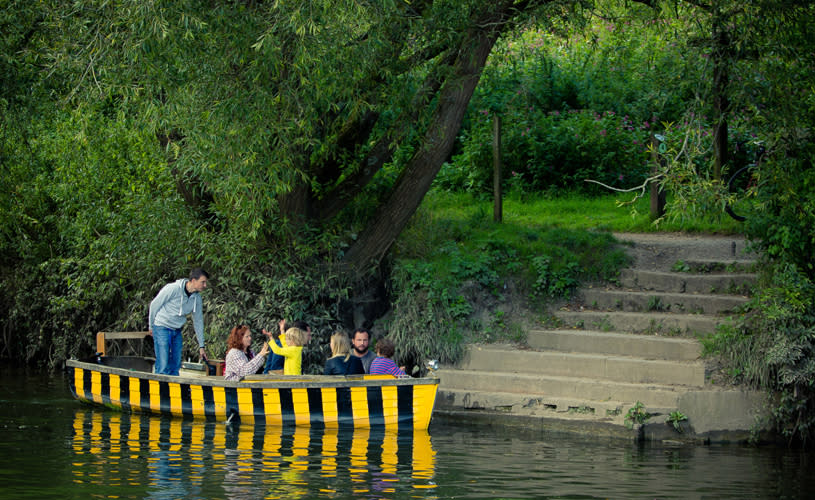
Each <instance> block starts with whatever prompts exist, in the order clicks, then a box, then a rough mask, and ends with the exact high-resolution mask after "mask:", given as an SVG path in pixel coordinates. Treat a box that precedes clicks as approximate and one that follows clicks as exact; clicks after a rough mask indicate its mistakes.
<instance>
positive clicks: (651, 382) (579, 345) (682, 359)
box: [436, 234, 767, 441]
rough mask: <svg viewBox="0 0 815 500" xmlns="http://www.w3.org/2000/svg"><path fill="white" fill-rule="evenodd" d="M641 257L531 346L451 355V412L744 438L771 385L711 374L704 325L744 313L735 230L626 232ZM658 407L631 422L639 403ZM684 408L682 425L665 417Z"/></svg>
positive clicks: (747, 259)
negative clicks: (723, 381) (456, 359)
mask: <svg viewBox="0 0 815 500" xmlns="http://www.w3.org/2000/svg"><path fill="white" fill-rule="evenodd" d="M617 237H618V239H619V240H620V241H621V244H622V245H625V248H626V250H627V252H628V253H629V254H630V255H631V256H632V260H633V263H632V266H631V268H629V269H625V270H623V271H622V272H621V275H620V279H619V282H618V283H616V284H599V285H597V284H595V285H593V286H587V287H585V288H583V289H581V290H580V291H579V292H578V294H577V295H576V298H575V300H573V301H572V302H570V303H569V304H567V305H564V306H563V307H561V308H559V310H557V311H555V312H554V316H555V318H556V320H555V321H554V322H553V323H554V324H555V325H556V326H555V327H552V328H547V329H540V330H533V331H529V332H527V344H528V345H527V346H523V348H519V346H514V345H495V344H489V345H472V346H470V347H469V350H468V352H467V354H466V356H465V357H464V359H463V360H462V361H461V362H460V363H459V364H458V365H457V366H454V367H453V366H447V367H442V369H441V370H439V372H438V373H437V374H438V376H439V378H440V380H441V385H440V391H439V399H438V402H437V406H436V408H437V411H438V412H439V413H440V414H442V415H447V416H449V417H450V418H456V419H465V420H471V421H481V422H482V423H491V424H496V423H497V422H500V423H501V424H500V425H522V426H524V427H531V426H532V427H541V428H542V429H549V430H559V431H566V432H573V433H582V434H590V435H591V434H596V435H611V436H617V437H621V438H626V439H650V440H680V441H688V440H693V441H699V440H702V441H744V440H747V439H748V438H749V437H750V434H751V432H754V431H755V430H757V429H759V428H758V426H757V422H759V420H760V418H761V417H762V416H764V415H765V411H766V406H767V405H766V396H765V395H764V394H763V393H759V392H756V391H749V390H745V389H742V388H734V387H723V386H719V385H716V384H715V383H713V381H712V380H711V377H710V373H711V367H710V366H708V365H709V362H707V361H706V360H705V359H704V358H703V357H702V346H701V344H700V342H699V341H698V340H697V338H698V337H700V336H703V335H706V334H709V333H712V332H713V331H714V330H715V328H716V327H717V325H719V324H721V323H725V322H727V321H730V318H732V317H734V316H735V315H738V314H740V308H741V307H742V306H743V305H744V304H745V303H746V302H747V301H748V299H749V293H750V289H751V287H752V286H753V283H754V281H755V278H756V276H755V274H753V273H752V268H753V263H754V261H755V259H754V256H753V255H751V254H749V253H748V252H746V250H745V242H744V241H743V240H741V239H738V238H728V237H701V236H681V235H634V234H620V235H617ZM635 406H641V407H642V409H643V411H644V412H647V413H648V414H649V415H650V416H649V418H647V419H646V420H645V422H644V424H643V425H634V426H630V425H626V416H627V415H628V414H629V412H630V411H633V410H632V408H634V407H635ZM675 412H680V413H681V414H682V415H684V416H685V417H687V420H684V421H681V422H679V424H678V425H679V428H680V429H679V430H677V429H676V428H675V426H674V425H672V424H669V423H666V420H667V419H668V417H669V416H670V415H671V414H672V413H674V415H676V413H675Z"/></svg>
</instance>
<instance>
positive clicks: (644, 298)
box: [578, 288, 748, 314]
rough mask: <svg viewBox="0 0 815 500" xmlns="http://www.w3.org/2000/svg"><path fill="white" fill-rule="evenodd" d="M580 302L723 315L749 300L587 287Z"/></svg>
mask: <svg viewBox="0 0 815 500" xmlns="http://www.w3.org/2000/svg"><path fill="white" fill-rule="evenodd" d="M578 300H581V301H582V302H583V303H584V304H585V305H586V306H588V307H590V308H592V309H602V310H617V311H636V312H643V311H655V312H668V311H670V312H679V313H702V314H719V313H727V312H730V311H734V310H736V309H737V308H738V307H740V306H743V305H744V304H746V303H747V301H748V298H747V297H744V296H736V295H711V294H687V293H667V292H638V291H629V290H617V289H605V288H583V289H580V290H579V292H578Z"/></svg>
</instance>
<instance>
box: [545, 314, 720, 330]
mask: <svg viewBox="0 0 815 500" xmlns="http://www.w3.org/2000/svg"><path fill="white" fill-rule="evenodd" d="M553 314H554V316H555V318H556V319H557V320H558V321H559V322H560V323H561V324H562V326H571V327H575V328H582V329H586V330H602V331H614V332H636V333H651V334H665V335H683V334H689V333H691V334H700V335H705V334H709V333H713V332H714V331H715V330H716V326H717V325H719V324H723V323H726V322H728V321H729V319H728V318H727V317H724V316H716V315H709V314H681V313H660V312H648V313H643V312H626V311H595V310H591V309H584V310H560V311H555V312H554V313H553Z"/></svg>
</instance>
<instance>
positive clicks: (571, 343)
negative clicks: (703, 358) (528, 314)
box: [527, 330, 702, 361]
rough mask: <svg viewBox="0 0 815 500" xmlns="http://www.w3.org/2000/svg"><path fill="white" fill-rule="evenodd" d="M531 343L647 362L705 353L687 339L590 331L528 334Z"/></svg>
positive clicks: (536, 346) (692, 358) (537, 346)
mask: <svg viewBox="0 0 815 500" xmlns="http://www.w3.org/2000/svg"><path fill="white" fill-rule="evenodd" d="M527 343H528V344H529V346H530V347H532V348H533V349H540V350H549V351H559V352H573V353H578V352H582V353H591V354H597V353H605V354H607V355H609V356H630V357H636V358H641V359H645V360H659V359H672V360H675V361H696V360H698V359H699V356H700V355H701V352H702V349H701V346H700V345H699V342H696V341H693V340H691V339H687V338H675V337H660V336H656V335H631V334H628V333H614V332H597V331H586V330H532V331H530V332H529V333H528V334H527Z"/></svg>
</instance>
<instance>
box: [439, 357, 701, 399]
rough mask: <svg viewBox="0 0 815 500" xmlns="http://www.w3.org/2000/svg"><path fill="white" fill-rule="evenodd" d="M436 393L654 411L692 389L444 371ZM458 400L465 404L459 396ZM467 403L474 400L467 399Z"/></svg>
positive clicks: (539, 376) (506, 373)
mask: <svg viewBox="0 0 815 500" xmlns="http://www.w3.org/2000/svg"><path fill="white" fill-rule="evenodd" d="M436 374H437V375H438V377H439V379H440V383H439V391H440V392H450V391H459V392H460V393H462V394H464V393H466V392H474V391H477V392H479V393H506V394H516V395H518V396H519V397H528V398H538V397H546V398H560V399H569V400H582V401H595V402H602V401H623V402H630V403H634V402H637V401H641V402H642V403H643V404H645V405H646V406H648V407H649V408H650V407H654V408H676V407H677V402H678V398H679V397H680V396H681V395H682V394H684V393H686V392H687V391H688V390H690V389H692V388H690V387H683V386H672V385H665V384H632V383H625V382H614V381H609V380H600V379H592V378H589V377H563V376H555V375H540V374H529V373H508V372H485V371H482V370H463V369H451V368H444V367H443V369H441V370H439V371H438V372H436ZM459 400H460V401H465V399H464V397H463V396H462V397H461V398H460V399H459ZM470 401H473V398H472V397H470Z"/></svg>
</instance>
